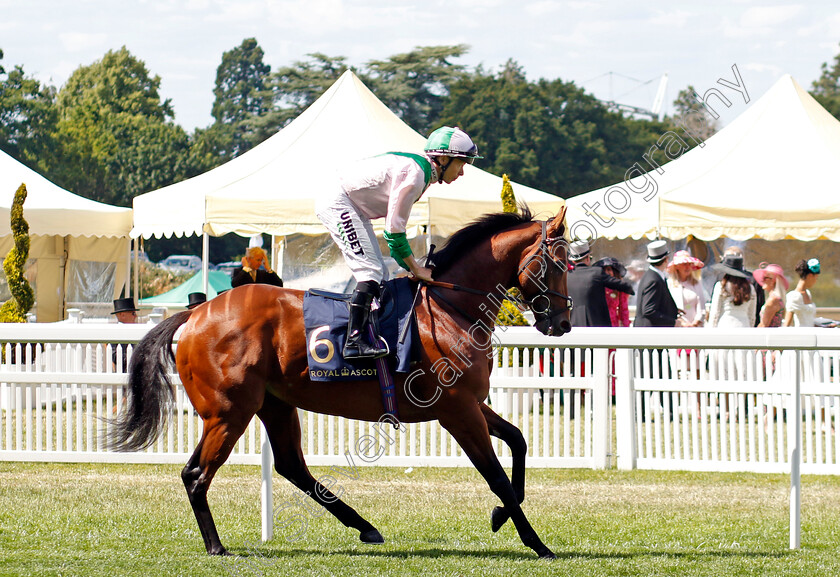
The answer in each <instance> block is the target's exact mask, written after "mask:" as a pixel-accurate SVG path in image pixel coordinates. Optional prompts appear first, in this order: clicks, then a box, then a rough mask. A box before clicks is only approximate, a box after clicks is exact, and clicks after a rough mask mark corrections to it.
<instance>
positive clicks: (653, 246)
mask: <svg viewBox="0 0 840 577" xmlns="http://www.w3.org/2000/svg"><path fill="white" fill-rule="evenodd" d="M647 253H648V257H647V261H648V262H649V263H651V264H657V263H661V262H662V261H663V260H665V258H666V257H667V256H668V243H667V242H665V241H664V240H655V241H653V242H652V243H650V244H648V245H647Z"/></svg>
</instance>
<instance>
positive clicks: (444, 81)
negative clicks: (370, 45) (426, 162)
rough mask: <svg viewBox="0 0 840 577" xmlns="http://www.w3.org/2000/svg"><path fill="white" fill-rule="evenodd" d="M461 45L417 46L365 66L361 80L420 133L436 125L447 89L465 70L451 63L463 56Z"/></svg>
mask: <svg viewBox="0 0 840 577" xmlns="http://www.w3.org/2000/svg"><path fill="white" fill-rule="evenodd" d="M468 49H469V47H468V46H467V45H465V44H458V45H455V46H418V47H417V48H415V49H414V50H412V51H411V52H406V53H404V54H396V55H394V56H391V57H390V58H388V59H387V60H371V61H370V62H368V63H367V66H366V73H365V81H366V82H367V83H368V86H369V87H370V89H371V90H372V91H373V93H374V94H376V96H377V98H379V99H380V100H381V101H382V102H383V103H384V104H385V105H386V106H388V108H390V109H391V110H392V111H394V113H396V114H397V116H399V117H400V118H401V119H402V120H403V121H404V122H405V123H406V124H408V125H409V126H411V127H412V128H414V129H415V130H417V131H418V132H420V133H422V134H428V133H429V132H431V131H432V130H433V129H434V128H435V127H436V126H435V123H436V122H437V120H438V118H439V117H440V114H441V111H442V110H443V107H444V103H445V101H446V97H447V96H448V94H449V86H450V85H452V84H453V83H454V82H456V81H458V80H460V79H461V78H463V76H464V75H465V68H464V66H463V65H460V64H453V63H452V62H451V60H452V59H453V58H457V57H459V56H463V55H464V54H466V52H467V50H468Z"/></svg>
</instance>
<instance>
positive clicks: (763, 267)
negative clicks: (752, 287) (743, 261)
mask: <svg viewBox="0 0 840 577" xmlns="http://www.w3.org/2000/svg"><path fill="white" fill-rule="evenodd" d="M758 266H759V267H760V268H758V269H756V270H754V271H753V273H752V274H753V277H755V280H757V281H758V284H761V285H763V284H764V278H765V277H766V276H767V273H772V274H774V275H776V278H778V279H779V280H780V281H782V284H783V285H784V286H785V291H787V290H788V288H789V287H790V283H789V282H788V279H787V277H785V271H784V270H783V269H782V267H781V266H779V265H777V264H768V263H766V262H763V263H761V264H760V265H758Z"/></svg>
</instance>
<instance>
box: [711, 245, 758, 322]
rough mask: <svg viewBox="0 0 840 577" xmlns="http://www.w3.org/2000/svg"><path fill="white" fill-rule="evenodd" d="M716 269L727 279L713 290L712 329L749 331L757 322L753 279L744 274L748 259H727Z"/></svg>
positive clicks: (715, 268)
mask: <svg viewBox="0 0 840 577" xmlns="http://www.w3.org/2000/svg"><path fill="white" fill-rule="evenodd" d="M712 269H714V270H716V271H719V272H722V273H723V279H722V280H721V281H720V282H718V283H717V284H715V288H714V289H713V290H712V303H711V305H710V307H709V322H708V325H707V326H710V327H722V328H723V327H727V328H747V327H752V326H753V324H754V323H753V320H754V319H755V303H756V297H755V288H753V286H752V282H750V280H751V279H752V275H751V274H750V273H748V272H747V271H746V270H744V259H743V258H741V257H739V256H733V255H725V256H724V257H723V260H722V261H721V262H720V263H718V264H715V265H712Z"/></svg>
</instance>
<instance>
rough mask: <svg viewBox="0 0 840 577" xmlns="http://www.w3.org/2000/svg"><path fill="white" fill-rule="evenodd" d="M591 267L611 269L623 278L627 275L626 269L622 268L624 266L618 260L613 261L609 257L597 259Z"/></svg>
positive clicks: (613, 259)
mask: <svg viewBox="0 0 840 577" xmlns="http://www.w3.org/2000/svg"><path fill="white" fill-rule="evenodd" d="M592 266H599V267H601V268H606V267H611V268H613V269H615V271H616V272H617V273H618V276H619V277H621V278H624V275H626V274H627V269H626V268H624V265H623V264H621V262H620V261H619V260H618V259H615V258H613V257H611V256H605V257H604V258H602V259H598V260H597V261H595V263H594V264H593V265H592Z"/></svg>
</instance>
